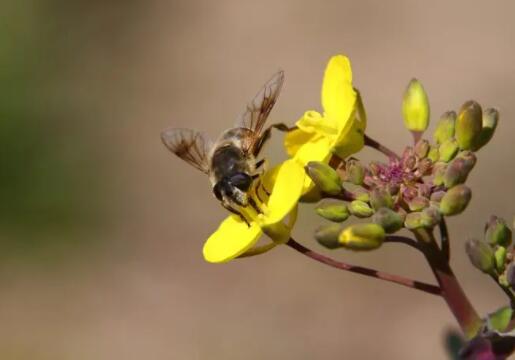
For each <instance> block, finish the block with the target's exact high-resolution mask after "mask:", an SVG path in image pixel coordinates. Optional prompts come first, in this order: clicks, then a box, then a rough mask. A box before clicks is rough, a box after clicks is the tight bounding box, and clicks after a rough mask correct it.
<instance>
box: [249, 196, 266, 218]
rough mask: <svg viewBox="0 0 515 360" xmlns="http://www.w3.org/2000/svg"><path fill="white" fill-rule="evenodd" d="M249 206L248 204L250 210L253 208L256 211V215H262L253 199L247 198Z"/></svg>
mask: <svg viewBox="0 0 515 360" xmlns="http://www.w3.org/2000/svg"><path fill="white" fill-rule="evenodd" d="M249 204H250V206H252V208H253V209H254V210H256V212H257V213H258V214H262V213H263V212H262V211H261V209H260V208H259V206H258V205H257V204H256V202H255V201H254V199H253V198H251V197H249Z"/></svg>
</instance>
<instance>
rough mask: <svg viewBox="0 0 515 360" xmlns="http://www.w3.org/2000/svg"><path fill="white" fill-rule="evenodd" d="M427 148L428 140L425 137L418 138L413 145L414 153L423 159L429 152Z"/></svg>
mask: <svg viewBox="0 0 515 360" xmlns="http://www.w3.org/2000/svg"><path fill="white" fill-rule="evenodd" d="M429 148H430V145H429V141H427V140H426V139H422V140H419V141H418V142H417V144H416V145H415V155H417V157H418V158H419V159H423V158H425V157H426V156H427V154H428V153H429Z"/></svg>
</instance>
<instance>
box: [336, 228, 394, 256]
mask: <svg viewBox="0 0 515 360" xmlns="http://www.w3.org/2000/svg"><path fill="white" fill-rule="evenodd" d="M384 237H385V232H384V229H383V228H382V227H381V226H379V225H377V224H372V223H370V224H354V225H351V226H349V227H347V228H346V229H345V230H343V231H342V232H341V233H340V237H339V242H340V244H341V245H342V246H343V247H345V248H347V249H350V250H355V251H362V250H373V249H377V248H378V247H380V246H381V245H382V244H383V240H384Z"/></svg>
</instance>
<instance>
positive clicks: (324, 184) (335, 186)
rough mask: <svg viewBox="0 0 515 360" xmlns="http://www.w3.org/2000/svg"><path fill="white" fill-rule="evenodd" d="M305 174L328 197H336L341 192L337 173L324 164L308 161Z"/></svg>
mask: <svg viewBox="0 0 515 360" xmlns="http://www.w3.org/2000/svg"><path fill="white" fill-rule="evenodd" d="M306 172H307V174H308V175H309V177H310V178H311V180H313V182H314V183H315V184H316V185H317V186H318V188H319V189H320V190H321V191H322V192H324V193H326V194H329V195H338V194H339V193H341V192H342V184H341V180H340V177H339V176H338V173H337V172H336V171H335V170H334V169H333V168H332V167H330V166H329V165H327V164H326V163H323V162H319V161H310V162H309V163H308V164H307V166H306Z"/></svg>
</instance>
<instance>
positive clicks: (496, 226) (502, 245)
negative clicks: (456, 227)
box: [465, 216, 515, 291]
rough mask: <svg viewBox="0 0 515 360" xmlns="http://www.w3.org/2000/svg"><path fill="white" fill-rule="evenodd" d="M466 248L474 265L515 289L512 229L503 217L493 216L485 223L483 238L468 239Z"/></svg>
mask: <svg viewBox="0 0 515 360" xmlns="http://www.w3.org/2000/svg"><path fill="white" fill-rule="evenodd" d="M465 250H466V252H467V255H468V257H469V259H470V262H471V263H472V265H474V267H476V268H477V269H479V270H481V271H482V272H484V273H486V274H489V275H492V277H493V278H494V279H497V282H498V283H499V284H500V285H501V286H502V287H504V288H506V289H510V288H511V291H512V290H515V262H514V261H513V258H514V256H515V249H514V248H513V247H512V230H511V229H510V227H509V226H508V225H507V224H506V222H505V221H504V220H503V219H501V218H499V217H497V216H491V217H490V220H489V221H488V222H487V223H486V225H485V232H484V236H483V239H482V240H477V239H472V240H469V241H467V243H466V245H465Z"/></svg>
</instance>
